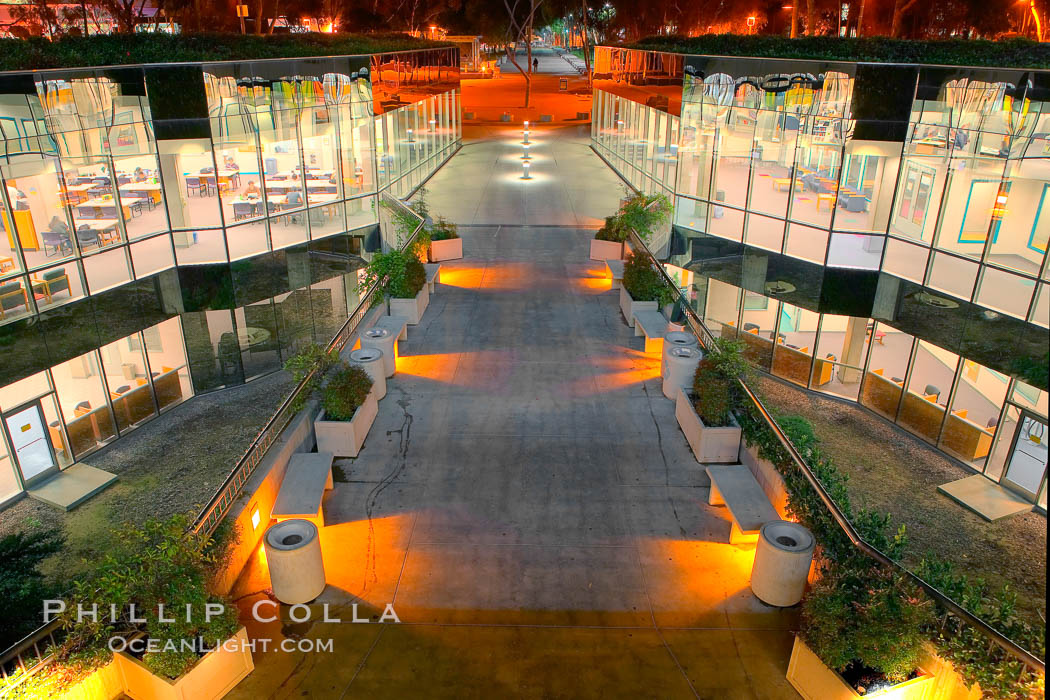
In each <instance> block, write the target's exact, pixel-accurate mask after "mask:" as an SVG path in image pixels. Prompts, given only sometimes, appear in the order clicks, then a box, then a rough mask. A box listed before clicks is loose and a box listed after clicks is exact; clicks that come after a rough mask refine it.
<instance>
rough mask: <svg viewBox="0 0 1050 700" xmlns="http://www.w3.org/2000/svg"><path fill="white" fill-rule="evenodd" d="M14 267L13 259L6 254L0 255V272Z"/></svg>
mask: <svg viewBox="0 0 1050 700" xmlns="http://www.w3.org/2000/svg"><path fill="white" fill-rule="evenodd" d="M13 269H15V259H14V258H12V257H8V256H7V255H0V272H7V271H8V270H13Z"/></svg>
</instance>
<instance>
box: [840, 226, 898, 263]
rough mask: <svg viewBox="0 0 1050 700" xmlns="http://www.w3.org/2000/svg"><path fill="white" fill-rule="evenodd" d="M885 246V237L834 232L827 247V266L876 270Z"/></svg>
mask: <svg viewBox="0 0 1050 700" xmlns="http://www.w3.org/2000/svg"><path fill="white" fill-rule="evenodd" d="M885 244H886V237H885V236H870V235H865V234H861V233H839V232H837V231H836V232H834V233H832V234H831V244H830V245H829V246H828V265H829V266H832V267H851V268H854V269H861V270H878V269H879V265H880V264H881V263H882V248H883V246H884V245H885Z"/></svg>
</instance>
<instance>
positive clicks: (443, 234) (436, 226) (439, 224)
mask: <svg viewBox="0 0 1050 700" xmlns="http://www.w3.org/2000/svg"><path fill="white" fill-rule="evenodd" d="M428 229H429V230H428V233H429V234H430V240H431V241H448V240H452V239H453V238H459V227H458V226H456V224H455V223H454V222H452V221H449V220H448V219H446V218H445V217H443V216H439V217H438V218H437V219H435V220H434V223H433V225H432V226H430V227H428Z"/></svg>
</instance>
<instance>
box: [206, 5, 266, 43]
mask: <svg viewBox="0 0 1050 700" xmlns="http://www.w3.org/2000/svg"><path fill="white" fill-rule="evenodd" d="M263 2H265V0H257V4H256V5H255V33H256V35H258V36H262V33H263ZM198 17H200V15H198Z"/></svg>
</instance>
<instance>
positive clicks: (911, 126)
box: [592, 48, 1050, 503]
mask: <svg viewBox="0 0 1050 700" xmlns="http://www.w3.org/2000/svg"><path fill="white" fill-rule="evenodd" d="M598 53H599V57H598V58H597V59H596V65H613V66H619V67H621V68H624V67H626V68H625V69H624V70H621V71H620V72H619V73H617V72H615V71H614V72H613V74H612V75H611V76H610V77H611V78H612V79H613V82H614V83H615V86H614V87H611V88H610V86H609V84H608V83H604V84H599V85H596V93H595V102H594V112H593V123H592V137H593V138H592V143H593V146H594V148H595V150H596V151H597V152H598V153H599V154H600V155H602V156H603V157H604V158H605V159H606V160H607V161H608V162H609V163H610V165H612V166H613V167H614V168H615V169H617V170H618V171H619V172H620V174H621V175H622V176H623V177H624V179H626V180H628V181H629V182H631V183H632V184H633V185H634V186H635V187H637V188H638V189H642V190H645V191H649V192H653V191H662V192H664V193H666V194H667V195H668V196H670V197H673V200H674V204H675V209H674V222H673V232H672V234H671V236H670V240H669V242H668V243H667V244H666V245H662V244H661V245H653V244H652V243H651V244H650V247H651V248H652V252H653V253H654V255H656V257H658V258H659V259H661V260H663V261H665V262H666V264H667V267H668V269H669V271H678V272H677V273H676V274H677V275H678V278H682V277H683V274H682V273H683V272H684V273H686V276H687V277H688V280H689V282H688V284H683V288H684V291H685V293H686V298H687V299H688V300H689V302H690V304H691V305H692V306H693V308H694V310H695V311H696V312H697V313H698V315H699V316H700V317H701V318H703V319H704V320H705V322H706V323H707V325H708V326H709V327H711V329H712V330H713V331H714V332H716V333H719V334H722V335H732V336H734V337H738V338H740V339H741V340H743V341H744V342H745V348H746V352H747V354H748V357H749V358H750V359H751V360H752V361H754V362H755V363H756V364H758V365H759V366H760V367H761V368H763V369H764V370H766V371H768V372H771V373H772V374H774V375H776V376H779V377H782V378H784V379H787V380H789V381H791V382H794V383H796V384H798V385H800V386H804V387H806V388H808V389H811V390H814V391H820V392H824V393H828V394H831V395H834V396H837V397H839V398H843V399H847V400H851V401H858V402H860V403H861V404H862V405H864V406H866V407H868V408H869V409H871V410H872V411H874V412H876V413H878V414H880V415H882V416H884V417H886V418H888V419H890V420H893V421H895V422H896V423H898V424H899V425H901V426H902V427H904V428H905V429H907V430H909V431H910V432H912V433H914V434H916V435H917V436H919V437H921V438H922V439H924V440H926V441H928V442H930V443H931V444H935V445H937V446H938V447H939V448H940V449H942V450H943V451H945V452H947V453H948V454H951V455H952V456H954V457H956V458H957V459H959V460H961V461H963V462H964V463H966V464H968V465H969V466H970V467H972V468H973V469H975V470H978V471H981V472H983V473H986V474H987V475H988V476H989V477H991V478H993V479H995V480H996V481H1000V482H1001V483H1005V484H1007V485H1009V486H1010V487H1011V488H1012V489H1013V490H1015V491H1017V492H1019V493H1022V494H1024V495H1025V496H1027V497H1028V498H1029V499H1031V500H1032V501H1034V502H1037V503H1045V498H1046V496H1045V492H1046V448H1045V444H1043V445H1042V447H1041V448H1039V445H1040V444H1041V440H1040V439H1039V438H1038V437H1037V438H1036V439H1035V440H1034V442H1033V440H1031V439H1029V437H1028V436H1030V435H1033V434H1036V433H1038V434H1040V435H1041V433H1040V430H1044V429H1045V425H1046V421H1047V412H1046V401H1047V398H1046V389H1047V364H1048V362H1050V352H1048V347H1050V342H1048V337H1050V336H1048V331H1047V329H1048V327H1050V269H1048V266H1047V240H1048V236H1050V197H1048V196H1047V191H1048V190H1050V73H1048V72H1046V71H1018V70H1006V69H1002V70H1000V69H978V68H958V69H956V68H944V67H937V68H933V67H922V66H893V65H873V64H863V63H842V62H815V61H794V60H780V59H737V58H723V57H707V56H684V57H681V58H682V60H683V62H684V65H683V68H682V72H683V77H682V81H681V86H682V87H681V101H680V105H681V106H680V110H679V111H678V113H677V115H676V114H674V113H673V112H674V105H675V102H674V101H673V100H672V101H670V103H669V104H670V105H671V108H670V109H671V112H672V113H671V114H668V115H665V116H666V118H667V119H668V120H673V121H669V122H668V123H669V124H670V126H669V127H667V130H666V132H663V131H661V130H660V129H659V128H655V129H654V128H652V127H650V126H649V125H651V124H656V125H657V126H658V125H659V124H661V123H662V122H661V114H662V113H663V112H664V111H665V110H666V109H667V108H666V106H664V104H663V103H661V102H660V101H658V100H657V99H656V97H655V93H654V91H653V88H651V87H649V85H651V83H652V74H653V73H652V68H653V65H654V61H655V60H657V58H659V60H660V61H662V62H663V63H666V60H665V59H663V58H660V57H663V56H666V54H650V58H639V57H637V56H629V57H627V58H625V57H624V56H623V54H624V51H623V50H621V49H605V48H599V49H598ZM628 53H645V52H628ZM603 54H605V58H602V55H603ZM665 133H666V136H665ZM1019 397H1020V398H1019ZM1040 426H1042V427H1040ZM1025 445H1027V446H1028V447H1026V448H1025V449H1022V447H1024V446H1025ZM1032 445H1035V446H1036V447H1035V448H1032V447H1031V446H1032ZM1029 448H1031V449H1029ZM1033 449H1034V452H1033ZM1018 450H1020V452H1018ZM1026 450H1027V451H1026ZM1015 453H1016V454H1022V453H1024V454H1028V453H1032V454H1035V455H1036V456H1035V457H1026V458H1024V459H1021V458H1018V459H1020V461H1019V462H1018V464H1022V463H1023V464H1026V465H1027V466H1026V467H1025V469H1024V470H1023V471H1024V473H1023V474H1021V473H1019V472H1017V471H1015V474H1014V476H1013V477H1009V476H1008V474H1009V473H1010V466H1009V465H1010V464H1012V463H1013V462H1012V461H1011V460H1012V459H1013V457H1012V456H1013V455H1015ZM1040 455H1041V456H1040ZM1040 460H1041V462H1040ZM1040 465H1041V466H1040ZM1022 482H1023V483H1022Z"/></svg>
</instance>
